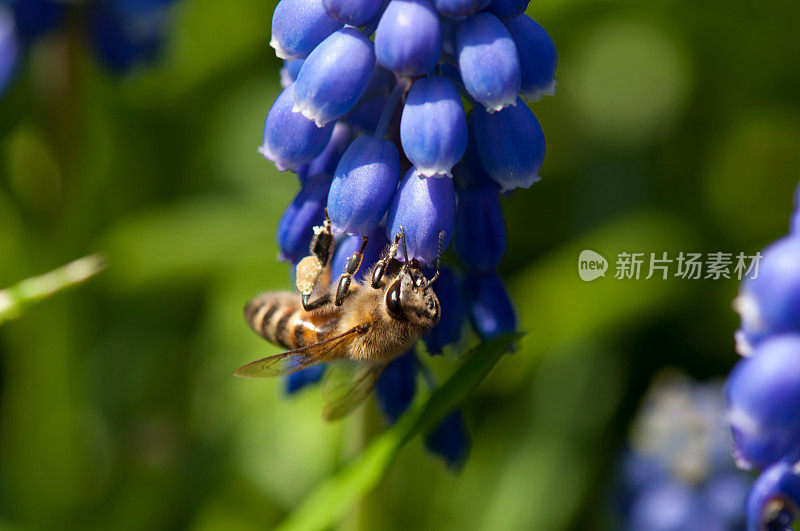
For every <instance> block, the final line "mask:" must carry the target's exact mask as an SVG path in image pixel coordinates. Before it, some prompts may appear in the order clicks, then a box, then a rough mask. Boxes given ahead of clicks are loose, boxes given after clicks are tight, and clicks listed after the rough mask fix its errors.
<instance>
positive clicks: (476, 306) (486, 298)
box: [464, 273, 517, 339]
mask: <svg viewBox="0 0 800 531" xmlns="http://www.w3.org/2000/svg"><path fill="white" fill-rule="evenodd" d="M464 296H465V298H466V299H467V312H468V315H469V320H470V323H471V324H472V328H473V329H474V330H475V332H476V333H477V334H478V336H480V338H481V339H491V338H493V337H497V336H499V335H502V334H505V333H508V332H514V331H516V329H517V317H516V315H515V313H514V307H513V305H512V304H511V299H510V298H509V296H508V292H506V288H505V286H503V281H502V280H500V277H498V276H497V274H496V273H473V274H472V275H470V276H469V277H467V280H466V281H465V282H464Z"/></svg>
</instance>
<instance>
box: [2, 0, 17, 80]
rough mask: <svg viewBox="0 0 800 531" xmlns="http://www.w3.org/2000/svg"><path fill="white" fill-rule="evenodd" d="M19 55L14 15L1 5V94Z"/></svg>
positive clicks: (12, 72) (11, 74)
mask: <svg viewBox="0 0 800 531" xmlns="http://www.w3.org/2000/svg"><path fill="white" fill-rule="evenodd" d="M18 57H19V36H18V35H17V31H16V27H15V26H14V16H13V14H12V13H11V11H10V10H9V9H7V8H6V7H5V6H2V5H0V95H1V94H2V93H3V91H4V90H5V88H6V85H8V82H9V81H10V80H11V77H12V76H13V74H14V70H15V67H16V65H17V58H18Z"/></svg>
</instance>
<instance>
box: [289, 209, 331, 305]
mask: <svg viewBox="0 0 800 531" xmlns="http://www.w3.org/2000/svg"><path fill="white" fill-rule="evenodd" d="M309 251H310V252H311V254H310V255H309V256H306V257H305V258H303V259H302V260H300V262H298V264H297V268H296V270H295V272H296V275H295V276H296V284H297V289H298V291H300V294H301V295H302V303H303V309H304V310H306V311H310V310H314V309H316V308H319V307H321V306H324V305H325V304H327V303H329V302H330V293H329V292H328V290H325V293H324V294H323V295H321V296H320V297H319V298H318V299H317V300H315V301H311V295H312V294H313V293H314V290H315V289H316V288H317V286H318V285H320V284H323V285H325V286H326V287H327V285H328V283H329V282H330V274H331V273H330V268H331V259H332V258H333V232H332V231H331V220H330V218H329V217H328V211H327V209H326V211H325V220H324V221H323V223H322V225H321V226H319V227H314V236H313V237H312V238H311V245H310V248H309Z"/></svg>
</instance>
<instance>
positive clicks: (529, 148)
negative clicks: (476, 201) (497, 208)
mask: <svg viewBox="0 0 800 531" xmlns="http://www.w3.org/2000/svg"><path fill="white" fill-rule="evenodd" d="M470 128H471V130H470V133H471V134H472V135H473V138H474V139H475V144H476V145H477V147H478V154H479V155H480V159H481V162H482V163H483V167H484V168H485V169H486V172H487V173H488V174H489V175H490V176H491V177H492V178H493V179H494V180H495V181H497V182H498V183H499V184H500V186H501V189H502V191H508V190H513V189H515V188H529V187H530V186H531V185H532V184H533V183H535V182H536V181H538V180H539V179H540V177H539V169H540V168H541V167H542V161H543V160H544V133H543V132H542V128H541V126H540V125H539V121H538V120H536V117H535V116H534V115H533V113H532V112H531V110H530V109H529V108H528V106H527V105H525V104H524V103H523V102H522V101H521V100H520V99H517V104H516V105H515V106H513V107H508V108H506V109H503V110H502V111H500V112H496V113H494V114H489V113H488V112H486V111H484V110H483V109H481V108H480V107H475V109H473V111H472V116H471V117H470Z"/></svg>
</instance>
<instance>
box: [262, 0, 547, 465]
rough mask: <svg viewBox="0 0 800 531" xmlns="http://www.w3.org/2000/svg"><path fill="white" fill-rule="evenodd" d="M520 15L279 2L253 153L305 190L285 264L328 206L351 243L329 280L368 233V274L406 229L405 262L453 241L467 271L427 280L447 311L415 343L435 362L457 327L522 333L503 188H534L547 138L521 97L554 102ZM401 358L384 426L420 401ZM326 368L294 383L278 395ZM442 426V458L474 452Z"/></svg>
mask: <svg viewBox="0 0 800 531" xmlns="http://www.w3.org/2000/svg"><path fill="white" fill-rule="evenodd" d="M527 5H528V0H388V1H384V0H280V2H279V4H278V5H277V7H276V9H275V13H274V15H273V18H272V39H271V42H270V44H271V46H272V47H273V48H274V49H275V52H276V54H277V56H278V57H279V58H281V59H284V66H283V68H282V69H281V82H282V85H283V87H284V90H283V92H282V93H281V94H280V95H279V96H278V98H277V100H276V101H275V102H274V103H273V105H272V107H271V108H270V110H269V113H268V114H267V117H266V120H265V121H264V132H263V142H262V145H261V147H260V148H259V151H260V153H261V154H262V155H263V156H264V157H265V158H267V159H269V160H271V161H273V162H274V163H275V165H276V167H277V168H278V169H279V170H281V171H285V170H288V171H293V172H295V173H296V174H297V175H298V177H299V180H300V184H301V188H300V191H299V193H298V194H297V196H296V197H295V199H294V200H293V201H292V203H291V205H290V206H289V208H288V209H287V210H286V212H285V214H284V215H283V217H282V218H281V220H280V223H279V227H278V243H279V245H280V249H281V254H280V258H281V259H283V260H285V261H288V262H291V263H297V262H298V261H299V260H300V259H302V258H303V257H304V256H305V255H306V254H307V249H308V245H309V241H310V239H311V236H312V230H313V227H314V226H315V225H319V223H320V220H321V219H322V216H323V210H324V209H326V208H327V212H328V215H329V216H330V219H331V222H332V226H333V230H334V232H336V233H339V234H344V235H345V236H344V237H343V238H342V239H341V240H340V242H339V247H338V249H337V251H336V258H335V260H334V264H333V273H334V275H336V274H337V273H340V272H341V271H342V269H343V267H344V261H345V260H346V257H347V256H349V254H350V253H352V252H353V251H354V250H356V249H357V248H358V246H359V245H360V241H361V237H363V236H366V237H367V238H368V245H367V249H366V252H365V255H364V260H363V264H364V267H369V266H370V265H371V264H373V263H374V262H375V261H376V260H377V259H378V257H379V256H380V252H381V251H382V249H383V248H384V247H385V245H387V243H388V240H387V238H393V237H394V235H396V234H398V233H399V232H400V230H401V228H402V230H403V232H404V234H405V237H406V242H407V249H408V255H407V256H400V257H399V258H400V259H401V260H412V259H415V260H418V261H419V262H420V263H421V264H423V265H424V266H427V267H431V266H433V264H434V263H435V261H436V259H437V255H438V251H439V247H440V236H442V235H443V240H442V242H441V243H442V244H443V245H444V247H445V248H446V247H447V245H448V244H449V242H450V241H451V239H452V238H453V237H454V238H455V248H456V251H457V252H458V255H459V256H460V257H461V259H462V260H463V264H464V266H465V267H464V273H465V274H464V275H460V274H459V275H457V274H456V272H455V271H453V270H452V269H450V268H448V267H443V268H442V271H441V275H440V277H439V279H438V280H437V283H436V284H435V285H434V290H435V291H436V294H437V296H438V298H439V301H440V305H441V308H442V317H441V320H440V322H439V324H438V326H437V327H436V328H435V329H434V330H432V331H431V333H430V334H429V335H428V336H427V337H425V338H424V340H425V342H426V345H427V348H428V351H429V352H430V353H434V354H435V353H441V352H442V350H443V348H444V347H445V346H446V345H449V344H453V343H455V342H457V341H458V340H459V339H460V337H461V329H462V323H463V321H464V319H465V317H468V318H469V320H470V322H471V323H472V325H473V328H474V329H475V331H476V333H477V334H478V335H479V336H480V337H482V338H491V337H494V336H497V335H499V334H501V333H503V332H507V331H512V330H514V329H515V328H516V317H515V314H514V309H513V306H512V304H511V300H510V298H509V296H508V293H507V292H506V289H505V287H504V286H503V283H502V282H501V280H500V277H499V276H498V275H497V273H496V268H497V266H498V264H499V263H500V260H501V259H502V256H503V254H504V252H505V244H506V236H505V227H504V224H503V215H502V211H501V209H500V201H499V194H501V193H506V192H511V191H512V190H515V189H516V188H528V187H530V186H531V184H533V183H534V182H536V181H538V180H539V175H538V173H539V169H540V167H541V165H542V161H543V158H544V150H545V145H544V134H543V132H542V129H541V127H540V126H539V122H538V121H537V119H536V117H535V116H534V115H533V113H532V112H531V110H530V108H529V107H528V106H527V105H526V103H524V101H523V99H524V100H528V101H533V100H536V99H539V98H541V97H542V96H543V95H546V94H552V93H554V91H555V70H556V50H555V46H554V45H553V42H552V40H551V39H550V37H549V36H548V35H547V33H546V32H545V31H544V29H542V27H541V26H540V25H539V24H538V23H536V22H535V21H534V20H533V19H531V18H530V17H528V16H527V15H525V14H524V11H525V9H526V8H527ZM373 34H374V40H373V39H372V36H373ZM334 278H336V277H334ZM406 358H408V359H413V358H414V354H413V353H409V354H407V355H406V356H405V357H403V358H400V359H398V360H397V361H395V362H394V363H393V364H392V365H391V366H390V367H389V369H387V371H386V374H384V376H383V377H382V378H381V380H380V383H379V384H378V398H379V401H380V402H381V404H382V407H383V409H384V412H385V413H387V417H388V418H389V419H390V420H392V419H393V417H395V415H393V414H392V413H391V412H392V411H395V412H396V411H402V410H403V409H405V407H406V406H407V404H408V402H410V397H411V396H413V394H414V392H413V386H408V385H405V386H398V385H397V382H406V383H408V382H411V381H415V371H416V370H417V366H418V365H419V364H417V363H411V362H408V361H403V360H405V359H406ZM397 371H402V372H403V376H402V377H400V376H397V374H396V372H397ZM321 374H322V369H311V370H310V372H307V371H303V372H300V373H297V374H296V375H292V377H290V378H289V380H288V388H289V389H290V390H296V389H298V388H300V387H302V385H304V384H306V383H309V382H311V381H315V380H318V379H319V378H320V376H321ZM393 374H394V376H392V375H393ZM387 382H390V383H387ZM391 382H394V383H391ZM383 386H390V387H392V388H393V389H394V391H392V392H389V391H387V390H386V389H383ZM400 387H402V389H403V391H404V392H402V393H401V392H400V391H399V390H398V389H400ZM382 389H383V390H382ZM391 396H394V397H395V398H394V399H392V400H393V401H394V405H392V404H390V403H389V402H391V401H390V400H387V399H386V397H391ZM399 396H403V397H406V398H407V399H408V400H407V401H405V399H404V400H400V399H399V398H397V397H399ZM441 429H443V430H449V431H447V433H439V434H438V435H435V436H432V438H431V439H430V440H429V443H430V445H431V447H433V448H439V449H443V448H449V449H450V450H451V451H450V454H451V455H450V457H449V458H448V460H449V461H451V462H453V463H455V462H458V461H459V459H461V454H465V452H466V450H467V449H468V444H467V443H466V439H465V437H461V436H460V435H459V434H462V435H464V436H465V435H466V434H465V432H464V429H463V421H462V420H461V419H460V417H459V416H458V414H457V413H454V416H452V417H450V418H449V419H448V420H447V422H446V423H444V425H443V427H442V428H441ZM454 434H455V435H454ZM456 448H460V449H461V450H463V451H462V452H461V454H459V453H458V452H456V451H454V450H453V449H456Z"/></svg>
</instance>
